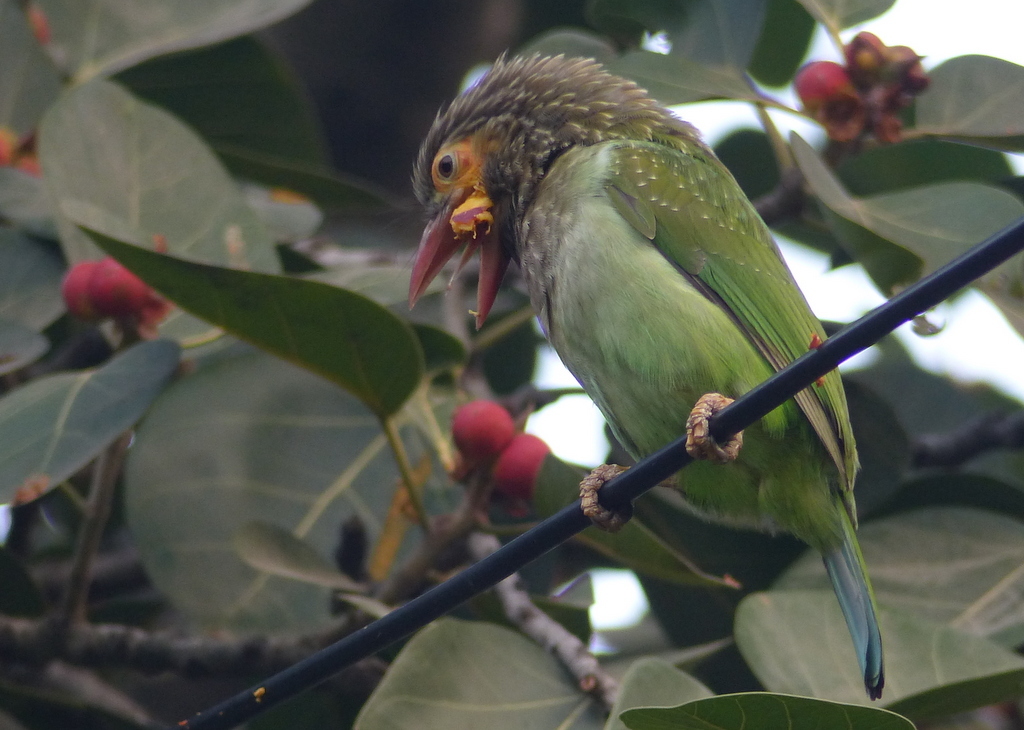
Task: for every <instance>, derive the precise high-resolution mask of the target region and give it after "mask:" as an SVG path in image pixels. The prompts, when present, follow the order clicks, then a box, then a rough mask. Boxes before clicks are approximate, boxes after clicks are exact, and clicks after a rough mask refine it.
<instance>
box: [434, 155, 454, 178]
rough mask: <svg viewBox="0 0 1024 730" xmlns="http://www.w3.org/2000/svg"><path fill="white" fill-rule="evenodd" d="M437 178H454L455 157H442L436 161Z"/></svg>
mask: <svg viewBox="0 0 1024 730" xmlns="http://www.w3.org/2000/svg"><path fill="white" fill-rule="evenodd" d="M437 176H438V177H439V178H441V179H442V180H451V179H452V177H454V176H455V156H454V155H452V154H447V155H442V156H441V157H440V158H438V160H437Z"/></svg>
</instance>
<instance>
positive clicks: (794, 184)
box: [753, 167, 807, 226]
mask: <svg viewBox="0 0 1024 730" xmlns="http://www.w3.org/2000/svg"><path fill="white" fill-rule="evenodd" d="M806 200H807V196H806V195H804V176H803V175H802V174H801V172H800V168H798V167H790V168H788V169H786V170H784V171H783V173H782V176H781V177H780V178H779V182H778V184H777V185H776V186H775V188H774V189H773V190H771V192H768V193H765V194H764V195H762V196H761V197H759V198H758V199H757V200H755V201H753V203H754V207H755V208H756V209H757V212H758V213H759V214H760V216H761V218H763V219H764V222H765V223H767V224H768V225H769V226H773V225H776V224H777V223H782V222H783V221H785V220H786V219H788V218H794V217H796V216H797V215H799V214H800V212H801V211H802V210H803V209H804V203H805V202H806Z"/></svg>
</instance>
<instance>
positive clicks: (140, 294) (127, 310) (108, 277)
mask: <svg viewBox="0 0 1024 730" xmlns="http://www.w3.org/2000/svg"><path fill="white" fill-rule="evenodd" d="M61 293H62V294H63V295H64V303H65V304H66V305H67V308H68V311H69V312H71V314H72V315H73V316H74V317H77V318H78V319H81V320H83V321H86V322H98V321H100V320H102V319H107V318H111V319H116V320H118V321H119V322H122V323H132V324H134V325H135V327H137V328H138V330H139V332H140V334H142V335H143V336H146V333H147V332H148V331H150V330H154V329H155V327H156V325H157V324H159V323H160V322H161V321H162V320H163V318H164V317H166V316H167V313H168V311H170V308H171V305H170V304H169V303H168V302H167V301H166V300H165V299H163V298H161V297H160V296H158V295H157V293H156V292H155V291H153V290H152V289H150V288H149V286H147V285H146V284H145V282H143V281H142V279H140V278H139V277H137V276H136V275H135V274H133V273H132V272H130V271H129V270H128V269H126V268H125V267H124V266H122V265H121V264H119V263H118V262H117V261H115V260H114V259H112V258H110V257H109V256H107V257H106V258H103V259H100V260H99V261H82V262H81V263H78V264H75V265H74V266H72V267H71V270H70V271H68V273H67V274H66V275H65V277H64V283H63V284H62V285H61Z"/></svg>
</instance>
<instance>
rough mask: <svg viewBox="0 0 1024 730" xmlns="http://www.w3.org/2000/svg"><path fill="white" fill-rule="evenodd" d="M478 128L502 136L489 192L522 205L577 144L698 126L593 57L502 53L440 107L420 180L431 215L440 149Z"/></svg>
mask: <svg viewBox="0 0 1024 730" xmlns="http://www.w3.org/2000/svg"><path fill="white" fill-rule="evenodd" d="M473 134H483V135H484V136H486V137H487V138H489V139H493V140H495V141H496V142H498V145H497V151H496V152H494V153H493V154H492V155H491V159H489V160H488V161H487V163H486V165H485V167H484V170H483V182H484V185H485V187H486V189H487V192H488V194H489V195H490V196H491V197H492V199H494V201H495V203H496V204H498V205H499V206H500V207H501V208H503V209H505V210H508V209H509V207H511V208H512V209H518V210H519V211H522V210H523V209H524V208H525V206H527V205H528V204H529V202H530V200H531V198H532V193H533V188H534V186H535V185H536V183H537V182H539V180H540V179H541V178H542V177H543V175H544V173H545V172H546V170H547V168H548V166H549V165H550V164H551V163H552V162H553V161H554V159H555V158H556V157H557V156H558V155H559V154H560V153H561V152H563V151H564V150H566V149H567V148H569V147H571V146H573V145H589V144H595V143H597V142H601V141H604V140H608V139H617V138H630V139H662V140H664V139H668V138H671V137H694V136H695V134H696V133H695V132H694V130H693V128H692V127H690V125H688V124H686V123H685V122H682V121H680V120H678V119H676V118H675V117H673V116H672V114H671V113H670V112H668V111H667V110H666V109H664V108H663V107H661V106H660V105H658V103H657V102H656V101H654V100H653V99H652V98H650V97H649V96H648V95H647V92H646V91H644V90H643V89H641V88H640V87H639V86H637V85H636V84H635V83H633V82H632V81H629V80H627V79H624V78H621V77H618V76H613V75H612V74H610V73H608V72H607V71H605V70H604V68H603V67H602V66H601V65H600V64H598V63H596V62H595V61H593V60H590V59H582V58H565V57H564V56H555V57H545V56H536V55H534V56H528V57H525V58H519V57H516V58H509V59H506V58H504V57H502V58H500V59H498V61H497V62H496V63H495V64H494V66H493V67H492V68H491V70H490V71H489V72H488V73H487V75H486V76H484V77H483V78H482V79H481V80H480V81H479V83H477V84H476V85H475V86H473V87H472V88H470V89H468V90H467V91H466V92H464V93H463V94H461V95H460V96H459V97H457V98H456V99H455V100H454V101H452V103H451V104H450V105H449V106H448V108H447V109H444V110H443V111H442V112H440V113H439V114H438V116H437V119H436V120H435V121H434V125H433V127H432V128H431V129H430V132H429V133H428V134H427V138H426V139H425V140H424V142H423V145H422V147H421V148H420V153H419V158H418V160H417V162H416V168H415V171H414V173H413V185H414V187H415V192H416V196H417V197H418V198H419V200H420V202H422V203H423V204H424V205H425V206H426V207H427V209H428V211H429V212H430V213H431V215H433V214H434V213H435V212H436V209H437V207H438V205H439V200H438V196H437V193H436V191H435V190H434V185H433V182H432V180H431V165H432V163H433V160H434V156H435V155H436V154H437V152H438V150H439V149H440V148H441V147H442V146H444V145H446V144H449V143H451V142H455V141H458V140H461V139H464V138H466V137H468V136H470V135H473ZM510 198H511V200H510Z"/></svg>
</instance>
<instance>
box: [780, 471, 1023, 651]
mask: <svg viewBox="0 0 1024 730" xmlns="http://www.w3.org/2000/svg"><path fill="white" fill-rule="evenodd" d="M964 486H965V487H966V486H967V485H966V484H965V485H964ZM858 535H859V540H860V545H861V550H862V551H863V553H864V559H865V560H866V561H867V564H868V568H869V572H870V574H871V575H872V576H873V580H872V583H873V585H874V589H875V595H876V596H877V598H878V600H879V601H880V602H881V603H883V604H885V605H887V606H890V607H893V608H898V609H900V610H902V611H905V612H906V613H908V614H913V615H915V616H920V617H922V618H925V619H928V620H929V621H935V622H937V623H943V624H949V625H950V626H951V627H953V628H955V629H958V630H959V631H963V632H964V633H967V634H972V635H974V636H984V637H988V638H990V639H992V640H993V641H995V642H997V643H999V644H1002V645H1003V646H1006V647H1008V648H1012V647H1015V646H1018V645H1019V644H1020V643H1021V642H1022V641H1024V569H1022V567H1021V566H1022V565H1024V524H1022V523H1021V522H1019V521H1017V520H1015V519H1012V518H1010V517H1006V516H1003V515H999V514H995V513H993V512H988V511H982V510H977V509H967V508H959V509H958V508H951V507H931V508H926V509H919V510H915V511H913V512H906V513H903V514H898V515H894V516H892V517H887V518H884V519H879V520H872V521H870V522H866V523H864V524H863V525H862V526H861V528H860V530H859V532H858ZM828 585H829V583H828V579H827V578H826V577H825V574H824V568H823V567H822V565H821V560H820V559H817V555H814V556H811V555H805V556H804V557H802V558H801V559H800V560H799V561H797V562H796V563H794V564H793V567H792V568H790V569H789V570H788V571H787V572H786V573H785V574H784V575H783V576H782V577H781V578H780V579H779V581H778V582H777V583H776V587H778V588H784V589H802V588H818V587H824V586H828Z"/></svg>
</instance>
